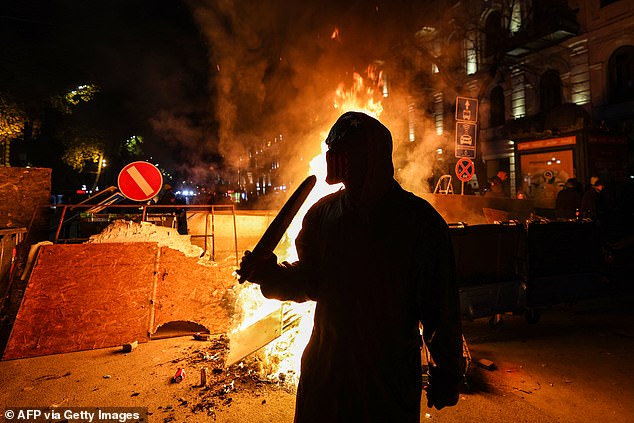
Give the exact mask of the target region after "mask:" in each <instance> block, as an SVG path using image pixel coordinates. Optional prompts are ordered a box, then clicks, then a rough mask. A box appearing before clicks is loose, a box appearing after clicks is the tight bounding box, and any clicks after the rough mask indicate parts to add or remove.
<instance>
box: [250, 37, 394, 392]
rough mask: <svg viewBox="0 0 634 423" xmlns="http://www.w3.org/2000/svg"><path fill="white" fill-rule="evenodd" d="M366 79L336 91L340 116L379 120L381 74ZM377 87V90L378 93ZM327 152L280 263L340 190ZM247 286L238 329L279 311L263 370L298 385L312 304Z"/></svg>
mask: <svg viewBox="0 0 634 423" xmlns="http://www.w3.org/2000/svg"><path fill="white" fill-rule="evenodd" d="M335 34H337V35H338V29H337V28H335V32H333V36H334V35H335ZM367 74H368V80H369V81H370V82H371V83H369V84H366V83H365V81H364V79H363V78H362V77H361V76H360V75H359V74H358V73H356V72H355V73H354V75H353V79H354V81H353V84H352V88H351V89H349V90H346V87H345V84H344V83H341V84H339V86H338V87H337V89H336V91H335V109H336V110H338V111H340V113H341V114H343V113H345V112H347V111H353V110H354V111H361V112H365V113H367V114H369V115H372V116H374V117H376V118H378V117H379V116H380V114H381V112H382V111H383V106H382V105H381V101H380V100H375V99H374V97H375V93H376V92H379V93H380V92H381V90H380V88H381V87H382V84H383V82H382V72H377V71H376V68H375V67H373V66H370V67H368V70H367ZM377 88H378V90H377ZM328 130H329V128H328V129H324V130H323V131H321V132H320V139H321V140H324V139H326V136H327V134H328ZM326 150H327V146H326V144H325V143H323V142H322V144H321V154H320V155H318V156H316V157H314V158H313V159H312V160H311V161H310V162H309V170H308V174H307V175H306V176H308V175H315V176H316V177H317V183H316V185H315V187H314V188H313V190H312V191H311V193H310V195H309V196H308V198H307V199H306V201H305V202H304V204H303V205H302V207H301V208H300V210H299V212H298V213H297V216H296V217H295V218H294V219H293V222H292V223H291V225H290V227H289V229H288V230H287V232H286V235H285V237H284V239H283V240H282V242H281V245H282V246H285V247H283V248H278V250H282V251H281V252H280V251H278V250H276V252H277V253H278V259H279V260H280V261H288V262H293V261H296V260H297V251H296V250H295V242H294V240H295V238H296V237H297V235H298V234H299V231H300V230H301V226H302V221H303V218H304V215H305V214H306V212H307V211H308V209H309V208H310V207H311V206H312V205H313V204H315V203H316V202H317V201H318V200H319V199H321V198H322V197H324V196H326V195H328V194H330V193H333V192H335V191H338V190H339V189H341V188H342V187H343V185H342V184H336V185H328V184H327V183H326V173H327V171H326ZM246 285H247V286H246V287H245V288H244V289H243V290H242V291H241V293H240V299H239V303H241V305H242V309H243V320H242V321H241V324H240V326H239V328H245V327H248V326H249V325H251V324H253V323H254V322H256V321H258V320H259V319H262V318H263V317H265V316H267V315H268V314H270V313H271V312H272V311H274V310H276V309H278V308H280V307H281V308H282V314H283V316H284V320H285V321H292V322H293V323H292V324H290V325H289V327H288V328H286V329H285V330H283V332H282V335H281V336H280V337H279V338H278V339H276V340H275V341H274V342H271V343H270V344H269V345H267V346H265V347H264V348H263V350H262V352H263V353H264V354H263V355H264V357H265V360H266V362H267V363H266V365H265V366H264V367H265V369H266V370H265V371H266V372H267V375H268V377H269V378H270V379H275V378H280V375H284V377H283V378H280V380H282V381H283V383H284V384H286V385H287V386H297V384H298V382H299V375H300V371H299V369H300V360H301V355H302V352H303V351H304V348H305V347H306V345H307V344H308V341H309V338H310V335H311V333H312V329H313V315H314V311H315V303H314V302H312V301H308V302H305V303H294V302H283V303H280V301H277V300H267V299H266V298H264V297H263V296H262V294H261V293H260V289H259V287H258V285H255V284H246Z"/></svg>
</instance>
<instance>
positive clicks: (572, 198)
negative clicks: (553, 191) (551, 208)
mask: <svg viewBox="0 0 634 423" xmlns="http://www.w3.org/2000/svg"><path fill="white" fill-rule="evenodd" d="M580 211H581V192H580V189H579V183H578V182H577V178H569V179H568V180H567V181H566V185H565V186H564V188H563V189H562V190H561V191H559V193H558V194H557V199H556V200H555V216H556V217H557V218H559V219H575V218H576V217H577V212H580Z"/></svg>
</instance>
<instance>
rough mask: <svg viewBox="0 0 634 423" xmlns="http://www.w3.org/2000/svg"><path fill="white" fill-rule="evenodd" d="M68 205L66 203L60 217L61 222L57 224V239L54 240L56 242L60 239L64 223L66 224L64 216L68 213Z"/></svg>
mask: <svg viewBox="0 0 634 423" xmlns="http://www.w3.org/2000/svg"><path fill="white" fill-rule="evenodd" d="M66 207H67V206H66V205H64V208H63V209H62V215H61V216H60V218H59V224H58V225H57V231H56V232H55V239H54V242H55V244H57V241H58V240H59V233H60V231H61V230H62V225H63V224H64V216H65V215H66Z"/></svg>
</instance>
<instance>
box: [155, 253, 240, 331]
mask: <svg viewBox="0 0 634 423" xmlns="http://www.w3.org/2000/svg"><path fill="white" fill-rule="evenodd" d="M232 271H233V269H232V268H230V267H229V266H223V265H219V264H216V263H209V264H208V265H203V264H200V263H199V262H198V259H197V258H196V257H186V256H185V255H184V254H183V253H181V252H180V251H176V250H174V249H171V248H168V247H161V253H160V259H159V271H158V277H157V286H156V297H155V310H154V319H153V325H152V333H154V332H156V330H157V329H158V328H159V327H160V326H161V325H163V324H165V323H168V322H173V321H190V322H195V323H198V324H201V325H203V326H205V327H206V328H207V329H208V330H209V331H210V332H211V333H224V332H226V331H227V330H228V329H229V325H230V322H231V316H232V314H233V311H234V302H233V301H232V298H231V295H232V294H231V293H232V290H231V288H232V287H233V286H234V285H235V283H236V279H235V278H234V277H233V276H231V273H232Z"/></svg>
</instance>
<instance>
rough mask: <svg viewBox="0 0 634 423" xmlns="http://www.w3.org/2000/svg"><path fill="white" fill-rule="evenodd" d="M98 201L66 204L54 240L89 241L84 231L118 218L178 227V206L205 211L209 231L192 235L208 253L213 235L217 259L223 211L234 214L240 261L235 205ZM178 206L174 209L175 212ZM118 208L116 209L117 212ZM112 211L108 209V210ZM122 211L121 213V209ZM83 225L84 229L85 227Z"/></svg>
mask: <svg viewBox="0 0 634 423" xmlns="http://www.w3.org/2000/svg"><path fill="white" fill-rule="evenodd" d="M96 206H98V205H95V204H65V205H62V206H61V208H62V210H61V214H60V217H59V221H58V223H57V228H56V230H55V236H54V239H53V242H54V243H56V244H57V243H77V242H85V241H87V240H88V237H87V236H85V235H86V234H85V233H82V232H93V233H91V234H90V235H94V234H96V233H99V232H101V230H102V229H103V228H105V227H106V226H107V225H108V224H110V222H112V221H114V220H118V219H122V220H130V221H136V222H149V223H154V224H156V223H157V222H160V225H159V226H166V224H167V225H169V226H170V227H175V225H176V215H175V213H174V212H176V211H177V210H181V209H185V210H186V211H196V212H203V213H205V231H204V233H200V234H196V233H195V234H189V235H190V237H191V238H204V243H203V244H204V248H203V250H204V253H207V240H208V239H211V258H212V260H215V256H216V244H215V220H216V216H217V215H219V214H227V213H230V214H231V216H232V218H233V235H234V247H235V251H236V265H237V260H238V258H237V257H238V233H237V228H236V213H235V207H234V206H233V205H196V204H194V205H184V204H182V205H180V204H179V205H171V204H141V205H135V204H109V205H107V206H100V205H99V208H98V209H95V207H96ZM59 207H60V206H58V208H59ZM171 210H174V212H171ZM115 211H116V212H115ZM106 212H108V213H106ZM117 212H118V213H117ZM82 227H83V229H84V231H82ZM63 235H65V236H63Z"/></svg>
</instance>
